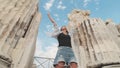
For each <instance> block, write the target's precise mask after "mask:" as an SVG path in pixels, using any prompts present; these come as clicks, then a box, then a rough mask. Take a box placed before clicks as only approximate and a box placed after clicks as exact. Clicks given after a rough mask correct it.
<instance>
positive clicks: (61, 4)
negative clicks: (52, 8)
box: [57, 1, 66, 10]
mask: <svg viewBox="0 0 120 68" xmlns="http://www.w3.org/2000/svg"><path fill="white" fill-rule="evenodd" d="M57 8H58V9H61V10H64V9H65V8H66V6H64V5H63V3H62V1H59V3H58V6H57Z"/></svg>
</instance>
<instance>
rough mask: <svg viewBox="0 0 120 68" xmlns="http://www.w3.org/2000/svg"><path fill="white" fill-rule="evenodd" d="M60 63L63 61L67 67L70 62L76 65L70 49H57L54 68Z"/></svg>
mask: <svg viewBox="0 0 120 68" xmlns="http://www.w3.org/2000/svg"><path fill="white" fill-rule="evenodd" d="M60 61H64V62H65V64H67V65H69V64H70V63H71V62H75V63H77V61H76V58H75V55H74V53H73V50H72V48H71V47H66V46H60V47H58V51H57V54H56V57H55V60H54V66H55V65H56V64H58V63H59V62H60Z"/></svg>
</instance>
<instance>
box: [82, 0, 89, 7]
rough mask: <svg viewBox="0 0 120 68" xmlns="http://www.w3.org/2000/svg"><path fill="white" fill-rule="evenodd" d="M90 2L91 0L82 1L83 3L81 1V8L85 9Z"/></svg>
mask: <svg viewBox="0 0 120 68" xmlns="http://www.w3.org/2000/svg"><path fill="white" fill-rule="evenodd" d="M90 1H91V0H84V1H83V2H84V4H83V6H84V7H86V6H87V5H88V3H89V2H90Z"/></svg>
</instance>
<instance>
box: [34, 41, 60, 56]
mask: <svg viewBox="0 0 120 68" xmlns="http://www.w3.org/2000/svg"><path fill="white" fill-rule="evenodd" d="M57 45H58V44H57V43H52V45H49V46H48V47H45V50H43V47H42V46H43V43H42V40H40V39H37V43H36V52H35V56H39V57H46V58H55V56H56V52H57Z"/></svg>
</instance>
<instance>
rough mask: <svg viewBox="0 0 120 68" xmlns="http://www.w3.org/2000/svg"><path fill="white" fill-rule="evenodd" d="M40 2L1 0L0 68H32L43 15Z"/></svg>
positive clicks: (33, 0)
mask: <svg viewBox="0 0 120 68" xmlns="http://www.w3.org/2000/svg"><path fill="white" fill-rule="evenodd" d="M38 1H39V0H0V68H9V67H10V68H30V67H32V64H33V56H34V51H35V45H36V39H37V33H38V27H39V23H40V18H41V14H40V13H39V12H38Z"/></svg>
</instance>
